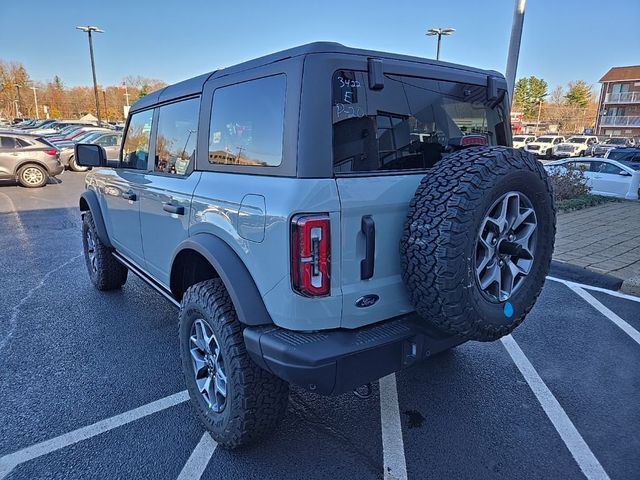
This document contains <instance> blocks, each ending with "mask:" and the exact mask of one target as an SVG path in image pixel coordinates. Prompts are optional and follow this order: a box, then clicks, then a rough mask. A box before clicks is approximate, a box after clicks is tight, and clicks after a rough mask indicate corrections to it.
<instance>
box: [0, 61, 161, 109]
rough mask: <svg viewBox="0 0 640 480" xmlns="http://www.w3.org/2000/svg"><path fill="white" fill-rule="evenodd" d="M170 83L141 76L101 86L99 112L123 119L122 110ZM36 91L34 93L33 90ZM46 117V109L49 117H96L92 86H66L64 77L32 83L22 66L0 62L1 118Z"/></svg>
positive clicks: (16, 63)
mask: <svg viewBox="0 0 640 480" xmlns="http://www.w3.org/2000/svg"><path fill="white" fill-rule="evenodd" d="M166 85H167V84H166V83H165V82H163V81H162V80H157V79H152V78H145V77H141V76H127V77H124V78H123V79H122V82H121V84H120V85H98V98H99V101H100V112H101V116H102V118H103V120H109V121H119V120H123V119H124V109H123V107H124V106H125V105H126V104H127V98H126V94H128V95H129V104H133V102H135V101H136V100H137V99H139V98H140V97H143V96H144V95H146V94H147V93H150V92H152V91H154V90H157V89H159V88H162V87H164V86H166ZM34 88H35V91H34ZM36 100H37V104H38V109H37V110H38V112H37V113H38V116H39V117H40V118H45V117H46V116H45V106H46V107H47V110H48V114H49V117H50V118H65V119H73V118H79V117H81V116H83V115H86V114H87V113H90V114H92V115H96V101H95V95H94V91H93V86H92V85H91V86H76V87H67V86H66V85H65V84H64V82H63V80H62V78H60V77H59V76H58V75H55V76H54V77H53V78H52V79H50V80H47V81H44V82H40V81H35V80H33V79H32V78H31V77H30V75H29V73H28V72H27V70H26V68H25V67H24V65H23V64H21V63H19V62H6V61H3V60H1V59H0V117H1V118H14V117H29V118H35V117H36Z"/></svg>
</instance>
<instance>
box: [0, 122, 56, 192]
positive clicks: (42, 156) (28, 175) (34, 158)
mask: <svg viewBox="0 0 640 480" xmlns="http://www.w3.org/2000/svg"><path fill="white" fill-rule="evenodd" d="M63 171H64V167H63V166H62V164H61V163H60V150H58V149H57V148H56V147H55V146H53V145H52V144H51V143H49V142H47V141H46V140H45V139H44V138H42V137H40V136H37V135H28V134H24V135H18V134H14V133H1V132H0V179H4V180H6V179H11V180H13V179H15V180H17V181H18V183H20V185H22V186H23V187H28V188H36V187H44V186H45V185H46V183H47V180H48V179H49V177H54V176H56V175H60V174H61V173H62V172H63Z"/></svg>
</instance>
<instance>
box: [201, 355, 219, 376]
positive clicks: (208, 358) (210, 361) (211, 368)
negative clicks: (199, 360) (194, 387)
mask: <svg viewBox="0 0 640 480" xmlns="http://www.w3.org/2000/svg"><path fill="white" fill-rule="evenodd" d="M204 361H205V363H206V364H207V368H208V369H209V372H214V371H215V369H216V364H215V362H214V361H213V356H212V355H206V356H205V357H204Z"/></svg>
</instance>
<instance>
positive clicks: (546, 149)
mask: <svg viewBox="0 0 640 480" xmlns="http://www.w3.org/2000/svg"><path fill="white" fill-rule="evenodd" d="M563 142H564V137H562V136H560V135H542V136H541V137H538V138H536V139H535V141H533V142H531V143H529V144H528V145H527V146H525V147H524V149H525V150H526V151H527V152H529V153H532V154H533V155H535V157H536V158H544V159H547V160H551V159H553V149H554V148H555V147H556V145H560V144H561V143H563Z"/></svg>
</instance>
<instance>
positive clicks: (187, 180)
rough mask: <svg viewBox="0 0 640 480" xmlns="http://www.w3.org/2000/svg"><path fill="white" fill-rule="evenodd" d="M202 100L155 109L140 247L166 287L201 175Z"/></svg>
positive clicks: (186, 232) (186, 231) (186, 230)
mask: <svg viewBox="0 0 640 480" xmlns="http://www.w3.org/2000/svg"><path fill="white" fill-rule="evenodd" d="M199 112H200V97H196V98H190V99H187V100H180V101H178V102H175V103H170V104H167V105H163V106H160V107H159V108H158V109H157V113H156V115H157V117H156V118H157V129H156V132H157V133H156V134H155V142H154V145H155V149H154V153H153V155H152V156H151V158H152V163H151V164H150V172H149V173H148V174H147V175H146V177H145V182H144V185H141V187H140V219H141V226H142V243H143V248H144V256H145V264H146V268H147V271H148V272H149V273H150V274H151V275H152V276H153V277H155V279H156V280H158V281H160V283H162V284H163V285H165V286H167V287H168V286H169V275H170V270H171V260H172V259H173V254H174V253H175V251H176V247H177V246H178V245H179V244H180V242H182V240H185V239H186V238H187V236H188V235H189V216H190V214H191V199H192V197H193V191H194V190H195V188H196V186H197V184H198V181H199V180H200V172H194V171H193V166H194V164H195V155H196V143H197V138H198V115H199Z"/></svg>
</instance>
